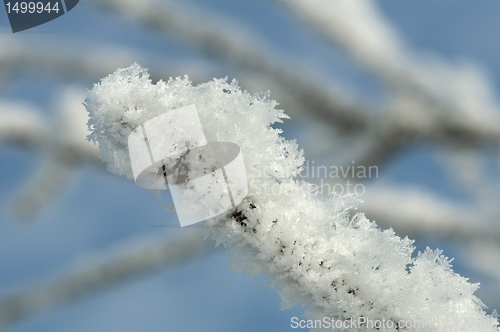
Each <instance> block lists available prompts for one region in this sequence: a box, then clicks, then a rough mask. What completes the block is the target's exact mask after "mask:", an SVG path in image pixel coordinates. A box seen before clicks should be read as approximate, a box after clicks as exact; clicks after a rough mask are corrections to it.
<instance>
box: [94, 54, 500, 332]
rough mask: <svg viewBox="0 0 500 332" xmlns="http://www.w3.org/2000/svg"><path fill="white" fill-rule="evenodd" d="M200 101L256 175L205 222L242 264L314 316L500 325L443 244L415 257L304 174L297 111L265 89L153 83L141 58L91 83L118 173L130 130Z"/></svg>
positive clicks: (207, 127) (482, 330) (212, 125)
mask: <svg viewBox="0 0 500 332" xmlns="http://www.w3.org/2000/svg"><path fill="white" fill-rule="evenodd" d="M191 104H195V105H196V108H197V110H198V113H199V116H200V120H201V123H202V126H203V130H204V132H205V136H206V137H207V139H208V140H209V141H220V142H233V143H236V144H238V145H239V146H240V148H241V151H242V154H243V158H244V160H245V167H246V170H247V177H248V183H249V195H248V196H247V198H246V199H245V200H243V202H242V203H241V204H240V205H239V206H237V208H236V209H233V210H230V211H229V212H227V213H225V214H223V215H220V216H218V217H215V218H212V219H209V220H207V221H204V222H202V223H200V224H199V225H200V227H202V228H203V229H204V231H205V232H206V235H207V236H210V237H213V238H214V239H216V240H217V241H218V243H222V244H224V245H226V246H228V247H230V248H231V250H232V255H231V256H232V259H231V266H232V268H233V269H234V270H235V271H237V272H238V273H241V272H244V271H245V272H247V273H249V274H251V275H258V274H260V273H261V272H263V273H265V274H267V275H269V281H270V285H271V286H272V287H274V286H277V288H278V293H279V295H280V296H281V297H282V299H283V307H291V306H293V305H295V304H296V303H299V304H302V305H305V306H308V307H309V309H308V310H307V311H306V313H305V315H306V317H307V318H308V319H312V320H322V321H323V318H324V317H329V318H333V319H342V320H349V319H351V318H353V319H354V320H357V319H358V318H359V317H365V318H366V319H369V320H372V321H377V320H380V321H382V320H385V321H388V320H391V321H392V322H393V323H394V324H396V325H394V326H393V328H390V326H389V325H386V327H389V328H386V329H385V330H386V331H396V330H399V331H401V330H407V329H408V328H401V327H399V328H398V327H397V324H398V322H400V321H401V320H403V321H405V322H407V321H421V322H424V323H425V327H421V328H420V329H419V330H420V331H428V330H429V331H478V332H488V331H499V329H498V327H497V325H498V321H497V319H496V318H495V317H492V316H489V315H487V314H486V313H485V311H484V305H483V304H482V303H481V301H480V300H479V299H478V298H477V297H476V296H474V295H473V293H474V291H475V290H476V289H477V287H478V286H477V285H474V284H470V283H468V282H467V279H466V278H463V277H461V276H459V275H458V274H456V273H454V272H453V271H452V269H451V266H450V261H449V260H448V259H447V258H445V257H444V256H442V255H441V251H439V250H436V251H433V250H431V249H427V250H426V251H425V252H423V253H419V254H418V255H417V256H416V257H413V258H412V252H413V251H414V247H413V246H412V243H413V241H412V240H410V239H408V238H404V239H401V238H400V237H398V236H396V235H395V234H394V232H393V231H392V230H385V231H381V230H379V229H378V228H377V227H376V225H375V223H373V222H370V221H369V220H368V219H366V218H365V216H364V215H363V214H356V215H355V216H353V217H351V216H350V214H349V211H350V210H351V209H355V208H357V205H358V203H359V199H358V198H357V197H355V196H343V197H340V196H336V195H334V196H329V197H324V196H322V195H318V194H315V193H314V191H313V190H312V186H311V185H310V184H308V183H306V182H303V181H298V180H297V179H296V175H297V174H298V172H299V170H300V167H301V165H302V163H303V161H304V158H303V154H302V151H301V150H299V149H298V147H297V144H296V143H295V141H287V140H285V139H283V138H282V137H280V135H279V134H280V131H279V130H277V129H273V128H272V127H271V126H270V125H271V124H273V123H275V122H281V119H283V118H286V117H287V116H286V115H285V114H284V113H283V111H281V110H277V109H275V106H276V105H277V103H276V102H275V101H273V100H269V99H268V95H267V94H260V95H250V94H249V93H248V92H246V91H242V90H241V89H240V87H239V86H238V85H237V82H235V81H233V82H231V83H228V82H227V81H226V80H225V79H214V80H213V81H211V82H207V83H204V84H200V85H198V86H192V85H191V82H190V81H189V80H188V79H187V77H186V78H183V79H181V78H176V79H170V80H169V81H168V82H163V81H159V82H158V83H156V84H153V83H152V82H151V80H149V75H148V73H147V70H146V69H144V68H142V67H140V66H139V65H137V64H134V65H132V66H131V67H129V68H126V69H119V70H117V71H116V72H115V73H114V74H112V75H109V76H108V77H106V78H103V79H102V81H101V83H99V84H96V85H95V86H94V88H93V89H92V90H91V91H90V93H89V95H88V97H87V99H86V107H87V110H88V112H89V114H90V120H89V128H90V130H91V131H92V134H91V135H90V139H92V140H94V141H95V142H98V143H99V147H100V150H101V158H102V159H103V160H104V161H105V162H106V163H107V164H108V168H109V170H110V171H111V172H113V173H116V174H118V175H125V176H127V177H128V178H133V175H132V169H131V166H130V160H129V156H128V151H127V139H128V135H129V134H130V132H131V131H132V130H133V129H135V128H136V127H137V126H139V125H140V124H141V123H143V122H145V121H147V120H149V119H151V118H154V117H156V116H158V115H160V114H162V113H164V112H169V111H171V110H174V109H178V108H181V107H184V106H188V105H191ZM431 322H433V324H434V325H433V326H432V327H431ZM436 324H437V325H436ZM316 327H317V328H319V325H318V324H317V325H316ZM323 329H325V330H329V331H331V330H332V329H331V328H328V329H326V328H325V327H324V326H323ZM320 330H321V329H320ZM349 330H359V331H361V330H363V331H371V330H374V331H375V330H377V329H376V328H373V329H372V328H370V327H368V328H367V326H359V327H358V328H357V329H350V328H349Z"/></svg>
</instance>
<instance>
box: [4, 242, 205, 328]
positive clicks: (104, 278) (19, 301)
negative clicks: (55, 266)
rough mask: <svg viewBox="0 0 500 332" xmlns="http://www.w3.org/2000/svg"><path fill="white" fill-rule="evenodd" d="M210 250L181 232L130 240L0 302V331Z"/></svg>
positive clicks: (203, 243) (202, 243)
mask: <svg viewBox="0 0 500 332" xmlns="http://www.w3.org/2000/svg"><path fill="white" fill-rule="evenodd" d="M213 246H214V244H213V242H210V241H209V242H207V241H203V240H202V239H201V238H200V235H199V233H198V232H185V233H184V234H180V235H177V238H175V239H171V240H166V239H165V238H163V237H158V235H155V236H154V237H151V236H149V237H146V238H143V239H134V240H133V241H131V243H127V244H125V245H121V246H120V248H118V249H117V248H114V249H112V250H110V252H108V253H101V254H100V255H99V256H98V257H95V258H94V259H93V260H89V259H87V261H88V262H87V263H85V264H83V265H82V266H80V267H77V268H75V269H73V270H72V271H70V272H69V273H68V275H66V276H64V277H59V278H57V279H55V280H53V281H52V282H50V283H48V284H46V285H41V286H39V287H35V288H32V289H28V290H26V291H22V292H20V293H17V294H13V295H11V296H9V297H6V298H3V299H0V327H6V326H8V325H11V324H13V323H15V322H17V321H19V320H22V319H23V318H26V317H28V316H32V315H34V314H37V313H42V312H44V311H47V310H49V309H51V308H53V307H55V306H60V305H63V304H68V303H72V302H75V301H78V300H80V299H81V298H84V297H87V296H90V295H93V294H95V293H96V292H98V291H100V290H102V289H105V288H109V287H113V286H116V285H119V284H122V283H124V282H127V281H130V280H132V279H134V278H138V277H140V276H143V275H147V274H150V273H152V272H155V271H157V270H159V269H164V268H167V267H172V266H175V265H176V264H179V263H181V262H184V261H185V260H188V259H192V258H193V257H196V256H199V255H200V254H203V253H206V252H208V251H210V250H213V249H211V248H213ZM79 264H80V265H81V262H80V263H79Z"/></svg>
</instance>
